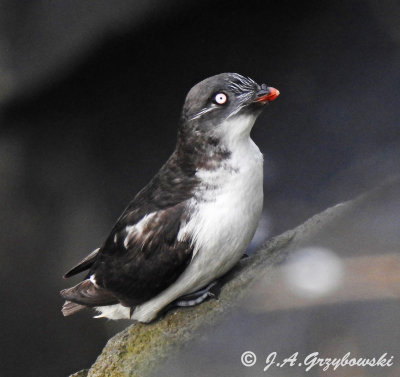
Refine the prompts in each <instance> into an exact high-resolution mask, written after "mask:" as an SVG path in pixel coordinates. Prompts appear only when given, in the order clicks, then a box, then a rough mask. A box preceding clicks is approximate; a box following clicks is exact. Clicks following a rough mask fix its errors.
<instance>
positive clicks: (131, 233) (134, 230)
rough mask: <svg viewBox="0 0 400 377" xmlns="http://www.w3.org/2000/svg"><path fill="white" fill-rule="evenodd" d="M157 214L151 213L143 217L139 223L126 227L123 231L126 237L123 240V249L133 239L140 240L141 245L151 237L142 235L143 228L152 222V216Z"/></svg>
mask: <svg viewBox="0 0 400 377" xmlns="http://www.w3.org/2000/svg"><path fill="white" fill-rule="evenodd" d="M156 214H157V212H151V213H149V214H147V215H146V216H144V217H143V218H142V219H141V220H140V221H138V222H137V223H136V224H135V225H128V226H127V227H126V228H125V230H126V232H127V235H126V237H125V240H124V246H125V249H127V248H128V247H129V243H130V242H131V241H133V240H135V239H140V240H141V244H142V245H143V244H144V243H145V242H146V241H147V239H148V238H149V237H150V236H151V234H144V231H143V230H144V228H145V226H146V225H147V224H148V223H149V222H150V221H152V220H153V218H154V216H155V215H156Z"/></svg>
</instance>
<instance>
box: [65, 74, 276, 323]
mask: <svg viewBox="0 0 400 377" xmlns="http://www.w3.org/2000/svg"><path fill="white" fill-rule="evenodd" d="M278 95H279V92H278V91H277V90H276V89H274V88H269V87H267V86H266V85H265V84H263V85H261V86H260V85H258V84H257V83H256V82H254V81H253V80H251V79H249V78H245V77H243V76H241V75H239V74H236V73H223V74H219V75H216V76H213V77H210V78H208V79H206V80H204V81H202V82H200V83H199V84H197V85H195V86H194V87H193V88H192V89H191V90H190V92H189V93H188V95H187V98H186V101H185V104H184V107H183V111H182V117H181V123H180V127H179V130H178V140H177V144H176V149H175V151H174V152H173V154H172V155H171V157H170V158H169V160H168V161H167V162H166V163H165V165H164V166H163V167H162V168H161V169H160V171H159V172H158V173H157V174H156V175H155V176H154V178H153V179H152V180H151V181H150V182H149V183H148V185H147V186H145V187H144V188H143V189H142V190H141V191H140V192H139V193H138V194H137V195H136V196H135V198H134V199H133V200H132V202H131V203H130V204H129V205H128V207H127V208H126V210H125V211H124V213H123V214H122V215H121V217H120V218H119V220H118V221H117V223H116V224H115V226H114V228H113V229H112V231H111V233H110V235H109V237H108V238H107V239H106V241H105V242H104V244H103V245H102V246H101V247H100V248H99V249H96V250H95V251H94V252H92V253H91V254H90V255H89V256H88V257H86V258H85V259H84V260H83V261H81V262H80V263H79V264H78V265H77V266H76V267H74V268H73V269H71V270H70V271H69V272H67V273H66V274H65V277H70V276H73V275H75V274H77V273H79V272H82V271H85V270H88V273H87V275H86V279H85V280H84V281H82V282H81V283H79V284H77V285H76V286H75V287H72V288H69V289H65V290H63V291H61V295H62V296H63V297H64V298H65V299H66V300H67V301H66V303H65V304H64V306H63V313H64V315H69V314H73V313H75V312H76V311H78V310H80V309H82V308H84V307H93V308H95V309H96V310H97V311H98V312H99V313H100V314H99V315H98V317H108V318H111V319H120V318H131V319H133V320H138V321H141V322H149V321H151V320H153V319H154V318H155V317H156V316H157V314H158V313H159V312H160V311H161V310H162V309H163V308H165V307H166V306H167V305H168V304H170V303H171V302H174V301H175V300H177V299H179V298H180V297H182V296H184V295H187V294H189V293H193V292H196V291H198V290H199V289H201V288H204V287H205V286H207V285H208V284H210V283H211V282H213V281H214V280H215V279H217V278H219V277H220V276H222V275H223V274H225V273H226V272H227V271H228V270H229V269H231V268H232V267H233V266H234V265H235V264H236V263H237V261H238V260H239V259H240V257H241V256H242V254H243V253H244V251H245V250H246V248H247V246H248V244H249V243H250V241H251V239H252V237H253V235H254V232H255V229H256V227H257V224H258V221H259V218H260V214H261V210H262V202H263V170H262V164H263V159H262V154H261V153H260V151H259V149H258V148H257V146H256V145H255V144H254V142H253V141H252V140H251V138H250V131H251V129H252V126H253V124H254V122H255V120H256V118H257V116H258V115H259V114H260V112H261V110H262V108H263V106H264V105H265V104H266V103H268V102H269V101H272V100H273V99H275V98H276V97H277V96H278Z"/></svg>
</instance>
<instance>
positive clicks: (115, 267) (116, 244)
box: [90, 203, 193, 306]
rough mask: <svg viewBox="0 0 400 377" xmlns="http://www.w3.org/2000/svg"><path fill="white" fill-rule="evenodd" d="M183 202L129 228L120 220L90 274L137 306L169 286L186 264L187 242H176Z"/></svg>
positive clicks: (182, 212) (120, 297)
mask: <svg viewBox="0 0 400 377" xmlns="http://www.w3.org/2000/svg"><path fill="white" fill-rule="evenodd" d="M184 217H185V208H184V203H180V204H178V205H175V206H173V207H170V208H167V209H164V210H158V211H154V212H150V213H148V214H146V215H145V216H143V217H142V219H141V220H140V221H136V222H135V224H133V225H130V222H129V221H128V219H129V214H127V216H126V217H125V218H122V219H120V221H119V224H118V227H116V228H115V230H114V232H112V233H111V235H110V237H109V238H108V239H107V242H106V243H105V245H104V246H103V248H102V249H101V251H100V252H99V254H98V257H97V259H96V262H95V263H94V265H93V266H92V268H91V269H90V275H93V276H94V278H95V279H96V284H97V285H99V286H100V287H103V288H105V289H107V290H109V291H111V292H112V293H113V294H115V295H116V296H117V297H118V298H119V300H120V301H121V302H122V303H123V304H125V305H127V306H133V305H137V304H140V303H142V302H144V301H147V300H148V299H150V298H152V297H154V296H155V295H156V294H158V293H160V292H161V291H163V290H164V289H165V288H167V287H168V286H169V285H171V284H172V283H173V282H174V281H175V280H176V279H177V278H178V277H179V275H180V274H181V273H182V272H183V271H184V269H185V268H186V266H187V265H188V264H189V263H190V260H191V257H192V252H193V248H192V245H191V240H190V239H183V240H178V233H179V229H180V227H181V224H182V220H183V218H184Z"/></svg>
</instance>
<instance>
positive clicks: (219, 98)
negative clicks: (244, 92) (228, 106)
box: [215, 93, 228, 105]
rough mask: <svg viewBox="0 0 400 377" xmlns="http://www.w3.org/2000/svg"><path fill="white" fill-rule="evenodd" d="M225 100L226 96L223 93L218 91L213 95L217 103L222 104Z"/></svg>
mask: <svg viewBox="0 0 400 377" xmlns="http://www.w3.org/2000/svg"><path fill="white" fill-rule="evenodd" d="M227 100H228V97H227V96H226V94H225V93H218V94H216V95H215V102H216V103H218V105H223V104H224V103H226V101H227Z"/></svg>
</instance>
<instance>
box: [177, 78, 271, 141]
mask: <svg viewBox="0 0 400 377" xmlns="http://www.w3.org/2000/svg"><path fill="white" fill-rule="evenodd" d="M278 95H279V91H278V90H277V89H275V88H272V87H268V86H267V85H266V84H262V85H259V84H257V83H256V82H255V81H253V80H252V79H250V78H248V77H244V76H241V75H239V74H237V73H221V74H219V75H216V76H212V77H209V78H207V79H205V80H203V81H201V82H199V83H198V84H196V85H195V86H194V87H193V88H192V89H191V90H190V91H189V93H188V95H187V97H186V101H185V105H184V107H183V111H182V130H184V131H186V132H184V133H185V134H188V133H191V134H197V135H203V136H204V135H207V136H210V137H214V138H217V139H220V140H221V139H226V138H228V139H237V138H241V137H243V136H248V135H249V133H250V131H251V128H252V127H253V124H254V121H255V120H256V118H257V116H258V115H259V114H260V113H261V111H262V109H263V108H264V107H265V105H266V104H267V103H269V102H271V101H273V100H274V99H275V98H277V97H278Z"/></svg>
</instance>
